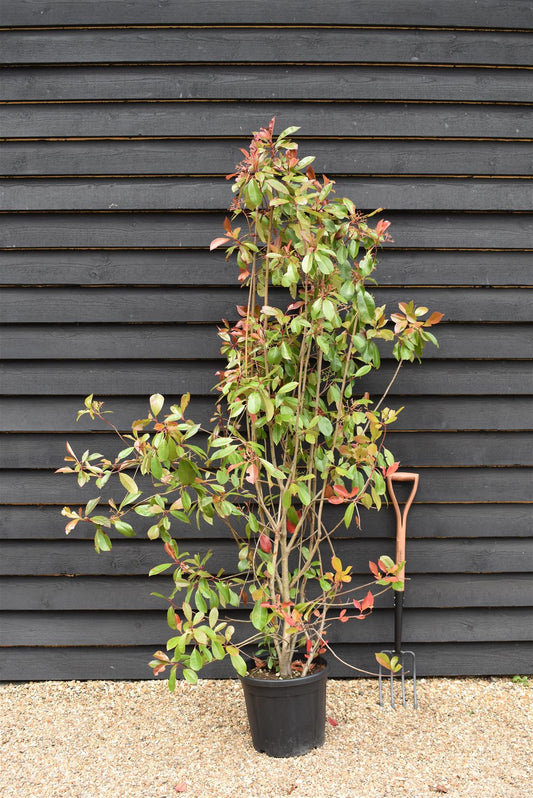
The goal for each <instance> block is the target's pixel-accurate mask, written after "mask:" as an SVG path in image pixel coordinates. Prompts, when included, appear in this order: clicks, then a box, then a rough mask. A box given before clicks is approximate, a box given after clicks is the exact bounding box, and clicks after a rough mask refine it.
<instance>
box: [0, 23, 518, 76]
mask: <svg viewBox="0 0 533 798" xmlns="http://www.w3.org/2000/svg"><path fill="white" fill-rule="evenodd" d="M228 21H229V20H228ZM1 41H2V51H1V56H0V59H1V60H0V63H3V64H37V63H39V64H68V63H93V64H96V63H104V64H109V63H121V62H123V63H141V64H147V63H195V62H196V63H198V62H200V63H205V62H207V63H215V64H218V63H220V62H221V61H230V62H233V63H235V62H242V63H258V62H266V63H268V62H272V61H274V62H276V63H280V62H286V63H293V62H300V63H301V62H307V63H339V62H341V63H342V62H346V63H375V62H376V61H377V62H379V63H394V64H398V63H408V64H439V65H440V64H454V65H457V64H480V65H487V64H494V65H504V66H510V65H513V66H520V65H524V66H528V65H531V62H532V55H531V40H530V39H529V37H528V34H525V33H515V32H505V33H504V32H501V31H498V32H497V33H496V32H494V31H479V30H478V31H475V32H474V31H464V30H462V31H458V30H455V31H449V30H441V31H438V30H423V31H420V30H406V29H400V30H393V29H386V28H379V29H378V28H373V29H370V30H369V29H365V28H328V27H322V28H296V27H290V28H280V27H278V28H277V29H275V30H273V29H269V28H260V27H255V28H242V27H241V28H227V29H224V28H222V29H220V28H215V29H210V28H178V27H176V28H146V29H144V30H143V29H139V28H130V29H105V28H104V29H102V30H94V29H93V30H54V31H50V30H45V31H42V30H23V31H19V30H12V31H5V32H4V33H3V34H2V37H1Z"/></svg>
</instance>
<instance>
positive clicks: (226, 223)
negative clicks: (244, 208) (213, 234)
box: [222, 216, 232, 234]
mask: <svg viewBox="0 0 533 798" xmlns="http://www.w3.org/2000/svg"><path fill="white" fill-rule="evenodd" d="M222 226H223V228H224V230H225V231H226V233H230V234H231V232H232V230H231V222H230V220H229V219H228V217H227V216H226V218H225V219H224V223H223V225H222Z"/></svg>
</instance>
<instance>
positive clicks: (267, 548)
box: [259, 532, 272, 554]
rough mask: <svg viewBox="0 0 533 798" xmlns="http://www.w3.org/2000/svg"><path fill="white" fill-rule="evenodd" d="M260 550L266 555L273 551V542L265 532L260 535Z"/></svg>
mask: <svg viewBox="0 0 533 798" xmlns="http://www.w3.org/2000/svg"><path fill="white" fill-rule="evenodd" d="M259 548H260V549H261V551H264V552H265V554H270V552H271V551H272V541H271V540H270V538H269V537H268V535H265V534H264V533H263V532H261V534H260V535H259Z"/></svg>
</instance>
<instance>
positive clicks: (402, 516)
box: [387, 471, 419, 657]
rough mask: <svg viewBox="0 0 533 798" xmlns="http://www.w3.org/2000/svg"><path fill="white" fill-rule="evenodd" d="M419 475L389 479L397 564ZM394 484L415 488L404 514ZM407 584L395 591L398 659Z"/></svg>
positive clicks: (398, 474)
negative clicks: (411, 484) (399, 483)
mask: <svg viewBox="0 0 533 798" xmlns="http://www.w3.org/2000/svg"><path fill="white" fill-rule="evenodd" d="M418 480H419V475H418V474H410V473H407V472H406V471H396V473H395V474H391V475H390V476H388V477H387V488H388V491H389V495H390V497H391V499H392V503H393V505H394V512H395V513H396V562H404V560H405V539H406V528H407V514H408V512H409V508H410V507H411V504H412V503H413V499H414V498H415V494H416V491H417V488H418ZM394 482H412V483H413V487H412V488H411V493H410V494H409V498H408V499H407V502H406V503H405V507H404V509H403V512H402V511H401V509H400V505H399V504H398V499H397V498H396V494H395V493H394V488H393V483H394ZM398 578H399V579H401V580H402V581H403V580H404V579H405V567H403V568H402V569H401V571H400V572H399V573H398ZM404 589H405V583H404V586H403V587H402V589H401V590H395V591H394V650H395V654H396V656H397V657H399V656H400V654H401V649H402V616H403V596H404Z"/></svg>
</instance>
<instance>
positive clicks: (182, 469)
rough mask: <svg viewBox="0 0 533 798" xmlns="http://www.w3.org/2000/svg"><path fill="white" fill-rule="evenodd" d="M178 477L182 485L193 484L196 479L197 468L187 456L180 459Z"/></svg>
mask: <svg viewBox="0 0 533 798" xmlns="http://www.w3.org/2000/svg"><path fill="white" fill-rule="evenodd" d="M178 479H179V481H180V482H181V484H182V485H193V484H194V481H195V479H196V470H195V468H194V466H193V464H192V463H191V461H190V460H188V459H187V458H186V457H182V458H181V460H180V461H179V464H178Z"/></svg>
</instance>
